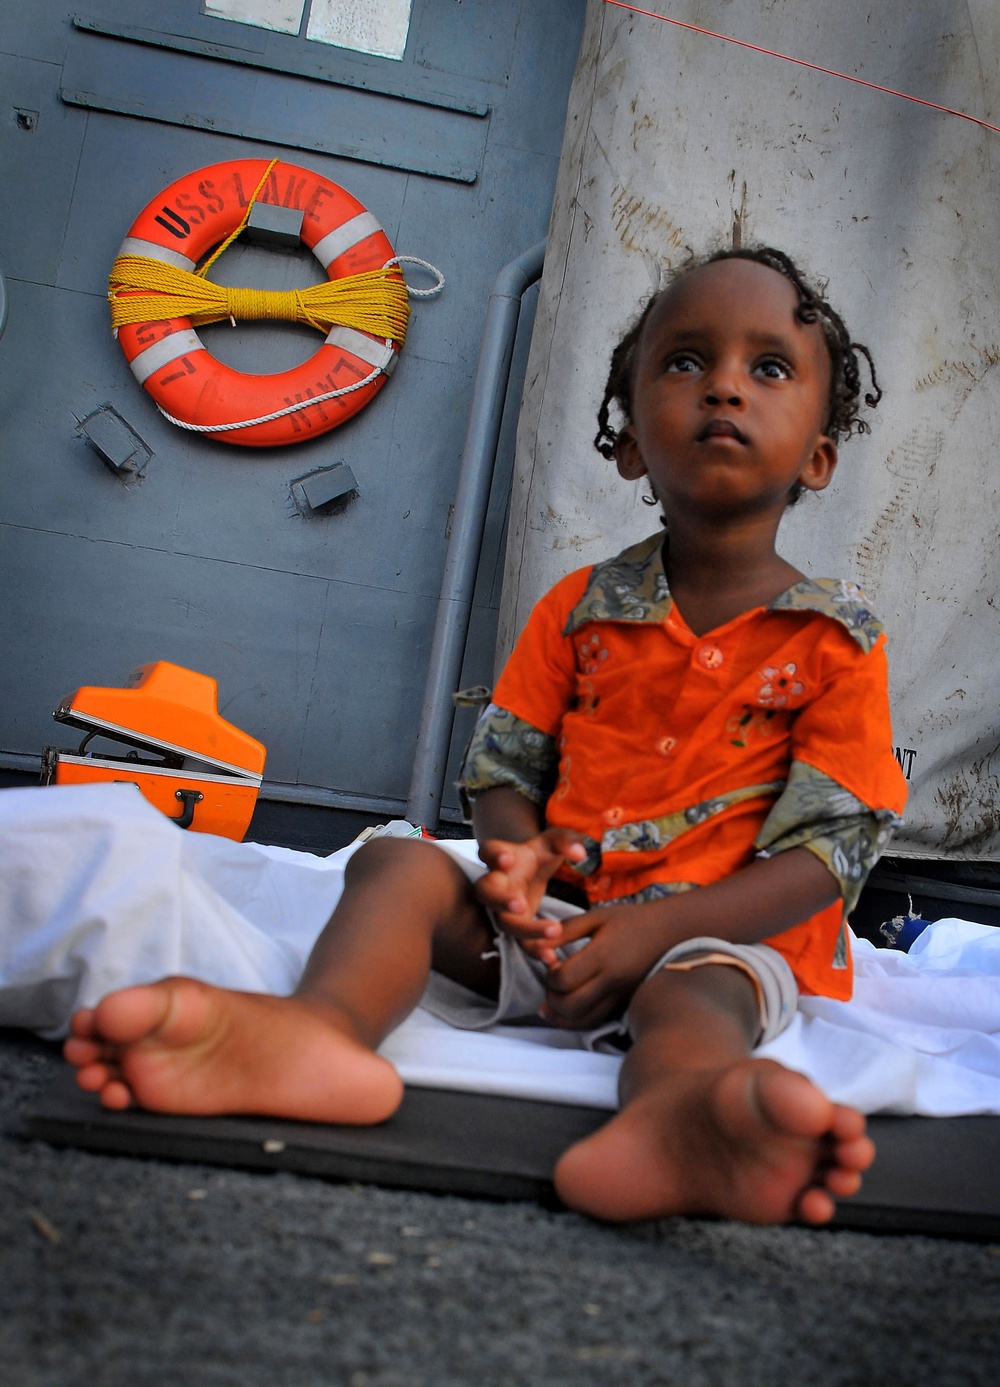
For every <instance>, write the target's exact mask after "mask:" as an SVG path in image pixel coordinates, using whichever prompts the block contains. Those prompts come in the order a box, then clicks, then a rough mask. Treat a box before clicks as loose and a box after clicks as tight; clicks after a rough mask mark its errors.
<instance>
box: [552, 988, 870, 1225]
mask: <svg viewBox="0 0 1000 1387" xmlns="http://www.w3.org/2000/svg"><path fill="white" fill-rule="evenodd" d="M629 1020H630V1025H631V1029H632V1032H633V1035H634V1037H635V1041H634V1044H633V1046H632V1049H631V1050H630V1051H629V1053H628V1055H627V1056H626V1059H625V1062H624V1064H623V1067H622V1077H621V1098H622V1109H621V1111H620V1112H619V1113H618V1115H617V1116H616V1117H614V1118H612V1120H611V1121H610V1122H609V1123H608V1124H607V1125H606V1126H605V1127H603V1128H602V1129H601V1130H600V1131H599V1132H597V1133H595V1134H594V1136H592V1137H589V1138H588V1139H587V1140H586V1141H582V1142H580V1143H578V1144H577V1145H576V1146H574V1147H571V1148H570V1150H569V1151H567V1152H566V1154H565V1155H564V1156H563V1157H562V1159H561V1160H560V1162H559V1164H558V1166H557V1167H556V1175H555V1179H556V1189H557V1190H558V1192H559V1194H560V1197H561V1198H562V1199H563V1200H564V1201H565V1202H566V1203H567V1204H569V1205H570V1206H571V1207H573V1208H576V1209H580V1210H582V1211H583V1212H585V1213H590V1214H593V1215H595V1216H596V1217H598V1218H605V1219H614V1220H621V1219H634V1218H659V1217H664V1216H665V1215H668V1214H718V1215H721V1216H722V1217H726V1218H736V1219H742V1220H744V1221H746V1222H750V1223H781V1222H786V1221H788V1220H790V1219H801V1220H804V1221H805V1222H807V1223H825V1222H826V1221H827V1220H829V1219H830V1218H831V1217H832V1216H833V1212H834V1203H833V1200H834V1198H846V1197H848V1196H849V1195H851V1194H854V1193H855V1192H856V1191H857V1189H858V1187H859V1185H860V1183H861V1172H862V1171H863V1170H865V1169H866V1168H867V1167H868V1165H870V1163H871V1160H872V1157H873V1155H874V1147H873V1146H872V1143H871V1142H870V1140H869V1139H868V1138H867V1137H866V1136H865V1135H864V1129H865V1122H864V1118H863V1117H862V1116H861V1114H860V1113H858V1112H855V1110H854V1109H853V1108H845V1107H842V1106H840V1105H838V1104H834V1103H831V1102H830V1101H829V1099H827V1098H826V1097H825V1095H824V1094H823V1093H822V1092H821V1091H820V1090H819V1089H818V1088H817V1087H816V1086H815V1084H813V1083H812V1082H811V1080H809V1079H807V1078H805V1077H804V1075H801V1074H796V1073H793V1072H792V1071H791V1070H789V1069H785V1068H784V1067H783V1066H782V1065H780V1064H777V1063H775V1062H774V1061H773V1060H765V1059H752V1058H751V1057H750V1053H749V1052H750V1049H751V1046H752V1045H753V1043H754V1041H755V1040H756V1036H757V1033H758V1031H759V1027H760V1016H759V1010H758V1004H757V999H756V996H755V992H754V987H753V984H752V982H751V980H750V979H749V978H748V977H747V976H746V975H745V974H744V973H742V972H740V971H739V970H738V969H737V968H734V967H730V966H728V965H724V964H709V965H706V966H703V967H699V968H696V969H693V970H691V971H690V972H677V971H671V970H661V971H660V972H659V973H656V974H654V975H653V976H652V977H651V978H649V979H647V981H646V982H644V983H643V984H642V986H641V987H640V988H639V989H638V990H637V992H636V994H635V998H634V999H633V1002H632V1005H631V1007H630V1008H629Z"/></svg>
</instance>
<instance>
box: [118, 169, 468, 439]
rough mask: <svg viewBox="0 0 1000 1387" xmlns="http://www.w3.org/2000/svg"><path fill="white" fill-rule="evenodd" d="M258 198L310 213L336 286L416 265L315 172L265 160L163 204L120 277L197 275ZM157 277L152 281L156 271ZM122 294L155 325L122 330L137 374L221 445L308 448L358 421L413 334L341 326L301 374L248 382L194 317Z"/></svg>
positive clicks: (205, 173) (188, 181)
mask: <svg viewBox="0 0 1000 1387" xmlns="http://www.w3.org/2000/svg"><path fill="white" fill-rule="evenodd" d="M272 165H275V166H272ZM265 175H266V177H265ZM258 188H259V193H258V195H257V198H256V200H257V201H259V202H263V203H269V204H271V205H276V206H279V207H286V208H292V209H294V210H297V211H301V212H302V229H301V233H300V236H301V240H302V243H303V244H304V245H305V246H307V247H308V248H309V249H310V250H311V251H312V252H313V254H314V255H315V256H316V258H317V259H318V260H319V262H320V264H321V265H322V266H323V269H324V270H325V271H326V274H327V277H328V279H329V280H331V281H332V280H339V279H341V278H343V277H345V276H357V275H362V274H364V272H366V271H374V270H384V269H386V268H387V267H388V268H390V270H391V276H392V277H393V278H395V277H397V276H398V279H399V281H400V283H402V275H401V273H400V271H399V268H398V263H399V260H400V259H412V258H413V257H409V256H406V257H396V256H395V254H394V252H393V248H392V246H391V245H390V243H389V239H388V237H387V236H386V234H385V232H384V231H383V230H382V228H381V226H380V225H379V223H378V222H377V220H376V219H375V217H374V216H373V215H372V214H371V212H369V211H367V210H366V209H365V208H364V207H363V206H362V204H361V203H360V202H358V200H357V199H356V198H354V197H352V196H351V194H350V193H348V192H346V191H345V190H344V189H343V188H341V187H339V186H338V185H337V184H336V183H332V182H331V181H330V180H329V179H327V178H323V177H322V176H321V175H320V174H317V173H313V172H311V171H310V170H309V169H304V168H299V167H298V166H297V165H294V164H286V163H284V162H281V163H277V161H271V164H269V163H268V161H267V160H265V159H241V160H233V161H231V162H228V163H224V164H213V165H211V166H210V167H208V168H203V169H198V170H196V171H195V172H194V173H189V174H187V175H185V177H183V178H179V179H178V180H177V182H176V183H172V184H171V185H170V186H169V187H168V188H165V189H164V191H163V192H162V193H158V194H157V196H156V197H155V198H153V200H152V202H150V203H149V204H148V206H146V207H144V208H143V210H142V211H141V212H140V213H139V215H138V216H137V217H136V219H135V221H134V222H133V223H132V225H131V227H130V228H129V231H128V235H127V236H126V238H125V240H124V242H123V243H122V247H121V249H120V251H119V259H118V260H116V262H115V264H116V266H118V265H119V264H126V263H129V262H127V261H123V260H122V259H121V257H143V258H144V259H145V260H146V261H156V262H160V263H161V264H162V265H164V266H170V267H175V268H176V269H180V270H184V271H188V272H193V271H194V270H195V269H196V267H197V265H198V264H199V262H200V261H201V260H202V259H203V258H204V257H205V255H206V254H207V253H208V252H209V251H210V250H211V249H212V248H213V247H215V246H218V245H219V244H220V243H221V242H224V241H225V240H226V239H227V237H230V236H232V234H233V233H234V232H235V231H236V230H237V229H238V228H239V227H240V226H241V224H242V223H243V221H244V220H245V218H246V215H247V212H248V207H249V205H250V203H251V201H252V200H253V194H254V190H255V189H258ZM131 263H136V262H134V261H133V262H131ZM140 263H141V262H140ZM418 263H421V264H423V263H425V262H422V261H421V262H418ZM151 268H152V269H153V271H154V272H155V271H156V269H157V266H155V265H154V266H152V267H151ZM428 268H430V267H428ZM442 282H443V281H442ZM213 287H214V286H213ZM404 290H405V285H404ZM425 292H426V291H425ZM431 292H433V291H431ZM116 293H117V294H118V295H119V296H120V297H121V298H122V299H123V300H124V299H128V298H131V297H137V296H142V297H144V298H145V299H146V300H148V304H147V303H146V302H144V303H143V307H142V311H143V314H147V315H148V320H145V321H142V322H131V323H126V324H123V325H122V326H119V327H118V328H117V329H116V331H117V336H118V341H119V342H120V344H121V347H122V350H123V351H124V353H125V356H126V357H127V358H128V362H129V365H130V366H131V368H132V372H133V374H134V375H135V377H136V379H137V380H138V381H139V383H140V384H141V385H142V386H143V387H144V388H145V389H146V390H147V391H148V392H149V394H150V395H152V397H153V399H154V400H155V401H156V403H157V405H158V406H159V407H160V410H161V411H162V412H163V413H164V414H165V415H166V416H167V418H168V419H170V420H171V422H173V423H175V424H179V425H180V426H181V427H184V428H188V429H193V430H195V431H197V432H200V433H206V434H209V435H211V436H213V437H216V438H219V439H221V440H222V441H224V442H227V443H238V444H249V445H251V446H253V447H260V448H268V447H276V446H279V445H281V444H287V443H296V442H300V441H302V440H304V439H307V438H310V437H315V436H316V435H317V434H322V433H326V432H327V431H328V430H330V429H333V428H336V426H337V425H338V424H342V423H344V421H345V420H347V419H350V418H351V417H352V416H353V415H355V414H357V413H358V411H359V410H360V409H363V408H364V406H365V405H366V404H368V402H369V401H370V400H372V399H373V398H374V397H375V395H377V394H378V392H379V391H380V390H381V389H382V387H383V385H384V384H385V382H386V379H387V377H388V376H389V375H390V374H391V373H392V370H393V368H394V366H395V365H396V360H397V356H398V351H399V347H400V346H401V345H402V336H403V335H405V317H404V319H403V330H402V333H398V332H397V334H396V336H395V340H394V338H393V337H392V336H389V335H386V336H379V335H377V334H375V333H372V332H364V331H359V330H358V329H357V328H354V327H345V326H341V325H334V326H333V327H332V329H331V330H330V332H329V335H328V336H327V337H326V340H325V342H324V343H323V345H322V346H321V347H320V348H319V350H318V351H317V352H316V353H315V354H314V355H313V356H312V357H310V359H309V360H308V361H307V362H305V363H304V364H303V365H301V366H297V367H295V368H294V369H293V370H290V371H281V372H278V373H277V374H274V375H249V374H244V373H243V372H240V371H235V370H233V369H232V368H230V367H228V366H225V365H223V364H222V362H220V361H218V360H217V359H216V358H215V357H214V356H213V355H212V354H211V352H209V351H208V350H207V349H206V348H205V346H204V344H203V343H202V342H201V340H200V339H199V337H198V334H197V332H196V331H195V329H194V327H193V326H192V323H191V318H190V317H173V318H157V317H155V316H154V314H153V309H154V308H155V304H156V298H157V296H158V294H159V291H158V290H156V289H153V290H149V289H147V290H145V291H143V290H136V289H134V288H133V289H129V288H127V287H126V288H124V289H122V288H121V285H120V284H119V285H117V286H116V284H115V278H114V273H113V274H112V294H111V295H110V297H111V298H112V299H114V298H115V296H116ZM164 302H166V300H164ZM131 307H132V311H133V314H134V312H135V309H134V306H131ZM216 316H220V315H216ZM221 316H229V314H228V312H227V313H225V314H223V315H221ZM278 316H288V315H287V314H281V315H278ZM197 321H199V322H202V321H207V319H206V318H200V319H198V320H197Z"/></svg>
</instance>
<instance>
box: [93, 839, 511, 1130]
mask: <svg viewBox="0 0 1000 1387" xmlns="http://www.w3.org/2000/svg"><path fill="white" fill-rule="evenodd" d="M492 938H493V936H492V931H491V929H490V926H489V924H488V921H487V919H486V916H485V914H484V913H483V911H482V910H481V908H480V907H479V905H478V903H477V902H476V900H475V897H474V895H473V893H472V889H471V886H470V884H469V881H468V879H467V877H466V876H465V874H464V872H463V871H462V870H461V868H460V867H459V866H458V864H457V863H456V862H455V861H454V860H453V859H452V858H451V857H449V856H448V855H447V854H446V853H444V852H441V851H438V850H436V849H434V848H433V847H432V846H430V845H428V844H426V843H417V842H407V841H406V840H405V839H403V840H400V839H376V840H374V841H373V842H371V843H368V844H365V845H364V846H363V847H362V848H361V849H359V851H358V852H357V853H355V855H354V856H353V857H352V858H351V859H350V861H349V862H348V864H347V870H346V873H345V881H344V892H343V895H342V897H341V899H340V901H339V902H338V905H337V908H336V910H335V911H334V913H333V915H332V917H331V919H330V921H329V923H328V924H327V926H326V928H325V929H324V931H323V933H322V934H321V935H320V937H319V939H318V940H317V942H316V945H315V947H314V949H313V952H312V954H311V955H310V958H309V960H308V963H307V964H306V968H305V971H304V973H303V976H302V980H301V982H300V984H299V987H298V989H297V990H296V992H295V994H294V995H293V996H292V997H271V996H267V995H264V994H260V993H246V992H230V991H227V990H225V989H222V988H216V987H211V986H209V985H208V984H206V983H200V982H196V981H194V980H193V979H190V978H167V979H165V980H164V981H162V982H158V983H153V984H151V985H149V986H140V987H130V988H126V989H124V990H123V991H121V992H114V993H112V994H111V995H110V996H108V997H105V998H104V1000H103V1001H102V1002H101V1003H100V1004H99V1005H98V1006H97V1007H96V1008H94V1009H93V1010H88V1011H81V1012H78V1013H77V1014H76V1016H75V1017H74V1018H73V1037H72V1038H71V1039H70V1040H68V1041H67V1042H66V1046H65V1053H66V1057H67V1059H69V1060H70V1061H71V1062H72V1063H73V1064H75V1065H76V1066H77V1078H78V1082H79V1083H80V1086H81V1087H82V1088H85V1089H88V1090H91V1091H99V1092H100V1094H101V1100H102V1102H103V1103H104V1104H105V1106H107V1107H111V1108H122V1107H127V1106H129V1104H130V1103H132V1102H135V1103H138V1104H139V1105H141V1106H142V1107H145V1108H150V1109H153V1110H154V1111H160V1112H185V1113H237V1112H242V1113H258V1114H261V1115H268V1116H274V1117H290V1118H299V1119H303V1120H307V1121H315V1122H354V1123H369V1122H380V1121H383V1120H384V1119H385V1118H386V1117H388V1116H389V1115H390V1114H391V1113H392V1112H393V1111H394V1110H395V1109H396V1107H397V1106H398V1104H399V1102H400V1099H401V1098H402V1091H403V1090H402V1083H401V1081H400V1079H399V1076H398V1075H397V1074H396V1072H395V1070H394V1069H393V1068H392V1066H391V1065H390V1064H389V1063H388V1062H387V1061H386V1060H383V1059H381V1058H380V1057H379V1056H378V1055H376V1054H374V1053H373V1052H374V1050H375V1048H376V1046H378V1044H379V1043H380V1042H381V1041H382V1039H383V1038H384V1037H385V1036H386V1035H387V1034H388V1032H389V1031H390V1030H392V1029H393V1027H394V1026H396V1025H398V1023H399V1022H400V1021H401V1020H402V1019H403V1018H404V1017H405V1016H406V1015H407V1013H408V1012H409V1011H411V1010H412V1008H413V1007H414V1006H416V1004H417V1002H418V1001H419V1000H420V995H421V993H422V991H423V988H424V984H425V982H426V980H427V974H428V971H429V969H430V967H431V964H432V962H433V963H434V965H435V967H438V968H439V969H440V970H441V971H443V972H446V973H448V975H449V976H451V977H453V978H454V979H455V980H456V981H458V982H462V983H464V984H465V985H466V986H467V987H471V988H472V989H473V990H476V991H479V992H482V993H484V995H487V996H488V995H490V994H491V993H492V994H493V995H495V993H496V987H497V981H498V973H497V964H496V961H495V959H488V960H484V959H482V957H481V955H482V954H483V953H487V952H490V951H491V946H492Z"/></svg>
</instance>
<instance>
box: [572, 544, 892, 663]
mask: <svg viewBox="0 0 1000 1387" xmlns="http://www.w3.org/2000/svg"><path fill="white" fill-rule="evenodd" d="M663 541H664V534H663V531H662V530H660V531H658V532H657V533H656V534H653V535H650V536H649V538H648V539H643V540H640V541H639V543H638V544H632V545H630V546H629V547H628V548H627V549H623V550H622V552H621V553H620V554H616V555H615V557H614V558H613V559H605V560H604V561H603V562H602V563H597V564H595V565H594V567H593V568H592V569H591V571H590V577H589V579H588V580H587V586H586V588H585V589H584V592H583V595H582V597H581V598H580V600H579V601H578V602H577V604H576V606H575V607H574V608H573V610H572V611H571V612H570V614H569V616H568V618H567V620H566V625H565V627H564V628H563V635H566V636H568V635H571V634H572V632H574V631H576V630H577V629H578V628H579V627H581V626H584V625H586V624H587V622H590V621H628V622H633V621H637V622H645V623H651V624H654V625H655V624H659V623H661V622H663V621H664V620H665V619H666V617H667V615H668V614H669V612H670V610H671V608H672V607H673V605H674V603H673V598H672V597H671V596H670V589H669V587H668V586H667V575H666V572H665V570H664V567H663ZM767 610H768V611H772V612H812V613H817V614H819V615H820V616H825V617H827V618H829V620H831V621H836V622H837V623H839V625H841V626H843V627H844V629H845V630H846V631H847V632H848V634H849V635H850V636H852V637H853V639H854V640H856V641H857V643H858V645H860V647H861V649H862V650H864V651H865V653H866V654H867V652H868V651H869V650H871V649H872V648H873V647H874V645H875V644H876V642H877V641H878V639H879V636H881V634H882V623H881V622H880V621H879V619H878V617H877V616H876V615H875V614H874V612H873V611H872V610H871V608H870V606H869V605H868V599H867V597H866V596H865V594H864V593H863V592H862V591H861V589H860V588H859V587H858V585H857V584H856V583H851V582H847V581H845V580H844V579H842V578H803V579H801V581H800V582H798V583H795V584H793V585H792V587H790V588H786V589H785V591H784V592H782V593H779V594H778V596H777V597H776V598H774V600H773V601H772V602H770V603H768V607H767Z"/></svg>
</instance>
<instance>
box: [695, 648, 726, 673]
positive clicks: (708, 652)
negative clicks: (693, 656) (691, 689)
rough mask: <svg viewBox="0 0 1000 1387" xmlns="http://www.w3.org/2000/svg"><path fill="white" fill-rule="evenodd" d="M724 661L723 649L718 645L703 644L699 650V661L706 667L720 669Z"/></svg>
mask: <svg viewBox="0 0 1000 1387" xmlns="http://www.w3.org/2000/svg"><path fill="white" fill-rule="evenodd" d="M722 661H723V654H722V651H721V650H720V649H719V647H718V646H717V645H703V646H701V647H700V648H699V650H698V663H699V664H700V665H702V666H703V667H704V668H705V669H718V668H719V667H720V665H721V664H722Z"/></svg>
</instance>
